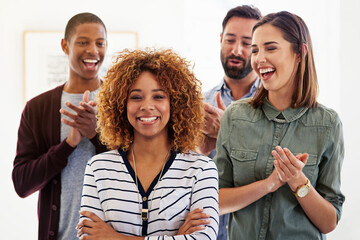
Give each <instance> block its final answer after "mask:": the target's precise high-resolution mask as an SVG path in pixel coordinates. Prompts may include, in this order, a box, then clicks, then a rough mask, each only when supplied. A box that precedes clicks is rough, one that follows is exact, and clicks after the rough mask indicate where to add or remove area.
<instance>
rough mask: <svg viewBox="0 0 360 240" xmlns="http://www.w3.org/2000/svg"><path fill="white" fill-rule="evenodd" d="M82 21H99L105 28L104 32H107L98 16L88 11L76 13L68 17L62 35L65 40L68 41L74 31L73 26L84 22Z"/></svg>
mask: <svg viewBox="0 0 360 240" xmlns="http://www.w3.org/2000/svg"><path fill="white" fill-rule="evenodd" d="M84 23H100V24H101V25H103V27H104V29H105V34H106V33H107V32H106V27H105V24H104V23H103V21H102V20H101V19H100V18H99V17H98V16H96V15H95V14H92V13H89V12H84V13H79V14H76V15H75V16H73V17H72V18H70V20H69V21H68V23H67V25H66V28H65V36H64V38H65V40H66V41H69V40H70V38H71V37H72V35H73V34H74V32H75V28H76V27H77V26H79V25H80V24H84Z"/></svg>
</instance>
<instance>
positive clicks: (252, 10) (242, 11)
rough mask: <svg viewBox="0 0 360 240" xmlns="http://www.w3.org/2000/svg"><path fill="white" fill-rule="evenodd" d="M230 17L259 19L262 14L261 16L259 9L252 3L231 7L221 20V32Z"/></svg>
mask: <svg viewBox="0 0 360 240" xmlns="http://www.w3.org/2000/svg"><path fill="white" fill-rule="evenodd" d="M232 17H241V18H249V19H255V20H260V18H261V17H262V16H261V12H260V10H259V9H258V8H256V7H254V6H253V5H241V6H238V7H235V8H232V9H230V10H229V11H228V12H227V14H226V16H225V18H224V20H223V23H222V27H223V32H224V29H225V26H226V24H227V22H228V21H229V20H230V18H232Z"/></svg>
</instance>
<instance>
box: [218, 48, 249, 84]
mask: <svg viewBox="0 0 360 240" xmlns="http://www.w3.org/2000/svg"><path fill="white" fill-rule="evenodd" d="M220 59H221V64H222V66H223V68H224V72H225V75H226V76H228V77H229V78H232V79H235V80H239V79H242V78H244V77H246V76H247V75H249V73H250V72H251V71H252V70H253V69H252V67H251V61H250V60H249V61H246V60H245V59H244V58H242V57H239V56H235V55H230V56H229V57H225V55H224V54H223V53H222V52H221V53H220ZM231 59H236V60H238V61H241V62H242V63H243V64H242V65H243V67H229V66H228V62H229V60H231Z"/></svg>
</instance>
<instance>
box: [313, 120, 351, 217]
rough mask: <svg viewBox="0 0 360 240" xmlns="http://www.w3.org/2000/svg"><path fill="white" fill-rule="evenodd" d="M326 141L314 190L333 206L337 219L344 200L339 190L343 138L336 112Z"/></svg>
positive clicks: (342, 158)
mask: <svg viewBox="0 0 360 240" xmlns="http://www.w3.org/2000/svg"><path fill="white" fill-rule="evenodd" d="M326 143H328V146H327V147H326V149H325V153H324V155H323V157H322V160H321V161H322V162H321V165H320V166H321V167H320V170H319V177H318V181H317V183H316V190H317V191H318V192H319V194H320V195H321V196H322V197H324V198H325V199H326V200H328V201H329V202H330V203H331V204H332V205H333V206H334V208H335V210H336V214H337V220H338V221H339V220H340V217H341V211H342V205H343V203H344V201H345V196H344V195H343V194H342V193H341V191H340V185H341V167H342V163H343V160H344V139H343V129H342V123H341V121H340V119H339V117H338V115H337V114H335V117H334V121H333V125H332V126H331V128H330V129H329V131H328V139H327V140H326Z"/></svg>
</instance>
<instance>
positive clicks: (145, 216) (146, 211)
mask: <svg viewBox="0 0 360 240" xmlns="http://www.w3.org/2000/svg"><path fill="white" fill-rule="evenodd" d="M131 154H132V159H133V163H134V172H135V184H136V190H137V192H138V202H139V206H140V207H141V203H140V192H139V185H138V178H137V174H136V164H135V155H134V145H133V147H132V149H131ZM169 154H170V150H169V151H168V152H167V154H166V156H165V162H164V165H163V166H162V169H161V172H160V176H159V178H158V180H157V183H156V185H155V186H154V190H153V192H152V195H153V197H154V192H155V190H156V187H157V185H158V183H159V182H160V179H161V177H162V174H163V171H164V168H165V164H166V162H167V159H168V156H169ZM152 200H153V198H151V200H150V205H151V206H152ZM141 218H142V220H143V221H147V220H148V218H149V209H148V208H141Z"/></svg>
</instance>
